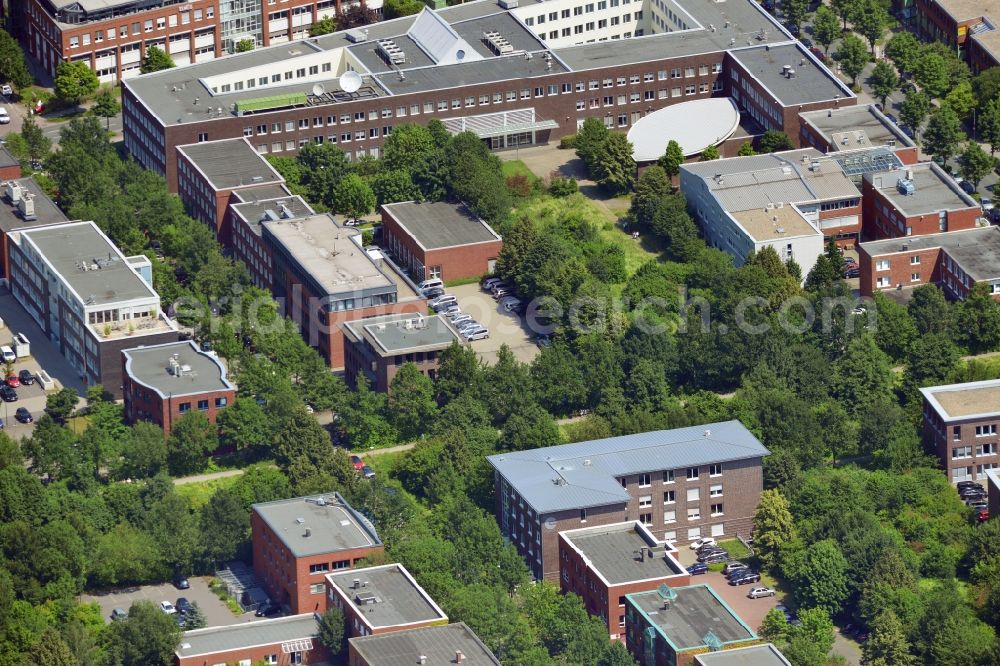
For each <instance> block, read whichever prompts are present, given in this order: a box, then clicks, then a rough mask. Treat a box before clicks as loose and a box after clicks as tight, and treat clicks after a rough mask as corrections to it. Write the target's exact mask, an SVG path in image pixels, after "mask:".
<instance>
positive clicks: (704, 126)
mask: <svg viewBox="0 0 1000 666" xmlns="http://www.w3.org/2000/svg"><path fill="white" fill-rule="evenodd" d="M739 124H740V112H739V110H738V109H737V108H736V103H735V102H733V100H732V99H730V98H728V97H710V98H708V99H696V100H691V101H690V102H682V103H680V104H674V105H672V106H668V107H667V108H665V109H660V110H659V111H654V112H653V113H650V114H649V115H647V116H644V117H642V118H641V119H639V122H637V123H636V124H634V125H632V129H630V130H629V133H628V140H629V141H631V142H632V145H633V146H634V147H635V148H634V149H633V151H632V154H633V157H634V158H635V161H636V162H653V161H655V160H658V159H659V158H660V157H661V156H662V155H663V153H665V152H666V150H667V144H668V143H670V141H671V140H673V141H676V142H677V143H678V144H679V145H680V147H681V151H683V152H684V156H685V157H690V156H692V155H697V154H699V153H700V152H701V151H703V150H705V149H706V148H708V147H709V146H717V145H719V144H720V143H722V142H723V141H725V140H726V139H728V138H729V137H731V136H732V135H733V133H734V132H735V131H736V128H737V127H738V126H739Z"/></svg>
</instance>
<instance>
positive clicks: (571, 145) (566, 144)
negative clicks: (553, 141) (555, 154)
mask: <svg viewBox="0 0 1000 666" xmlns="http://www.w3.org/2000/svg"><path fill="white" fill-rule="evenodd" d="M559 148H560V149H561V150H572V149H575V148H576V134H567V135H566V136H564V137H563V138H561V139H559Z"/></svg>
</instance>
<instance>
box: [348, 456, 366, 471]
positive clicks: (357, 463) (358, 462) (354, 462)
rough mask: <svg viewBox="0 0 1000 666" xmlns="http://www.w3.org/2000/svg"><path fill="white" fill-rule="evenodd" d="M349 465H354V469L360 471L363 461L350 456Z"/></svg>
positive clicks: (357, 457)
mask: <svg viewBox="0 0 1000 666" xmlns="http://www.w3.org/2000/svg"><path fill="white" fill-rule="evenodd" d="M351 464H352V465H354V469H361V468H362V467H364V466H365V461H364V460H362V459H361V456H351Z"/></svg>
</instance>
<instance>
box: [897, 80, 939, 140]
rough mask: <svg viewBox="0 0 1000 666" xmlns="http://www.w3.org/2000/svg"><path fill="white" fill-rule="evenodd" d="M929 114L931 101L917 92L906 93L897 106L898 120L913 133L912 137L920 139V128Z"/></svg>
mask: <svg viewBox="0 0 1000 666" xmlns="http://www.w3.org/2000/svg"><path fill="white" fill-rule="evenodd" d="M930 112H931V101H930V99H928V98H927V95H925V94H924V93H922V92H920V91H919V90H913V91H910V92H908V93H906V97H905V98H903V103H902V104H900V106H899V119H900V120H901V121H903V122H904V123H905V124H906V125H907V126H908V127H909V128H910V130H912V132H913V137H914V138H916V139H917V140H918V141H919V139H920V126H921V125H923V124H924V120H926V119H927V116H928V115H929V114H930Z"/></svg>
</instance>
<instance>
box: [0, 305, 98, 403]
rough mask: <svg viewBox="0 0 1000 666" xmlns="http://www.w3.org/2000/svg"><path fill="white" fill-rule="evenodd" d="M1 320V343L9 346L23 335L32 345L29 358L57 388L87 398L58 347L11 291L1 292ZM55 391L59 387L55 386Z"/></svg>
mask: <svg viewBox="0 0 1000 666" xmlns="http://www.w3.org/2000/svg"><path fill="white" fill-rule="evenodd" d="M0 318H3V320H4V323H5V324H6V328H4V329H2V330H0V341H3V342H2V344H8V343H9V342H10V338H11V337H12V336H13V335H14V334H15V333H24V334H25V335H26V336H28V340H29V341H30V342H31V356H32V357H33V358H34V359H35V360H36V361H37V362H38V364H39V365H40V366H41V367H43V368H45V371H46V372H48V373H49V376H51V377H52V379H54V380H56V383H57V384H58V385H62V386H65V387H68V388H71V389H73V390H75V391H76V392H77V393H79V394H80V395H85V394H86V387H85V386H84V384H83V381H82V380H81V379H80V373H78V372H77V371H76V370H74V369H73V366H71V365H70V364H69V362H68V361H67V360H66V358H65V357H64V356H63V355H62V354H60V353H59V349H58V347H56V346H55V345H54V344H52V341H51V340H49V339H48V337H46V335H45V334H44V333H42V329H41V328H39V326H38V324H36V323H35V320H34V319H32V318H31V317H30V316H29V315H28V313H27V312H25V310H24V308H22V307H21V305H20V304H19V303H18V302H17V301H16V300H14V297H13V296H12V295H11V293H10V291H9V290H8V289H6V288H3V289H0ZM57 388H58V386H57Z"/></svg>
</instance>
